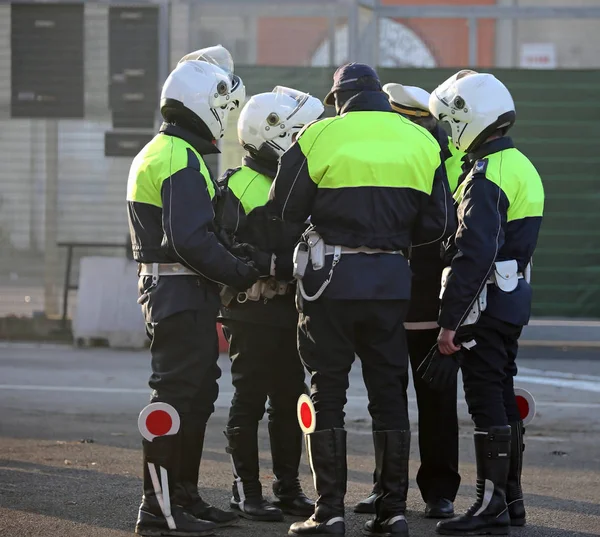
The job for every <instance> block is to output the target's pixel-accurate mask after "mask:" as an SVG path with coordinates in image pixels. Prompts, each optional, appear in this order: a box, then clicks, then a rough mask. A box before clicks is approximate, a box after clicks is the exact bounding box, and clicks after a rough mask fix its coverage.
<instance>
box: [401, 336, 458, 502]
mask: <svg viewBox="0 0 600 537" xmlns="http://www.w3.org/2000/svg"><path fill="white" fill-rule="evenodd" d="M438 333H439V330H438V329H435V330H407V331H406V339H407V342H408V354H409V356H410V364H411V367H412V372H413V384H414V386H415V392H416V393H417V406H418V408H419V454H420V456H421V466H420V467H419V471H418V472H417V484H418V485H419V489H420V491H421V495H422V497H423V500H424V501H425V502H427V501H433V500H435V499H438V498H446V499H448V500H450V501H454V499H455V498H456V493H457V491H458V487H459V485H460V474H459V473H458V417H457V409H456V389H457V383H456V381H455V382H453V383H452V386H449V387H448V389H447V390H445V391H443V392H436V391H433V390H431V389H430V388H429V387H428V386H427V384H426V383H425V382H424V381H423V380H422V379H421V376H420V375H419V374H418V373H417V372H416V371H417V368H418V367H419V365H420V364H421V362H422V361H423V360H424V359H425V357H426V356H427V353H428V352H429V350H430V349H431V348H432V347H433V346H434V345H435V344H436V342H437V336H438Z"/></svg>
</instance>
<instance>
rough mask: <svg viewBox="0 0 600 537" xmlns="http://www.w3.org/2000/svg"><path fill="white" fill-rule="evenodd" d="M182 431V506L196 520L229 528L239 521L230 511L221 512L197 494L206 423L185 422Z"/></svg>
mask: <svg viewBox="0 0 600 537" xmlns="http://www.w3.org/2000/svg"><path fill="white" fill-rule="evenodd" d="M186 421H189V423H186V424H185V428H184V429H183V430H182V448H181V489H182V490H181V497H182V505H183V506H184V508H185V509H186V511H188V512H189V513H191V514H192V515H194V516H195V517H196V518H200V519H202V520H208V521H210V522H214V523H215V524H216V525H217V526H219V527H223V526H231V525H232V524H235V523H236V522H237V521H238V520H239V519H238V516H237V515H236V514H235V513H232V512H231V511H223V510H222V509H218V508H217V507H214V506H212V505H210V504H208V503H207V502H205V501H204V500H203V499H202V498H201V496H200V494H199V492H198V474H199V471H200V460H201V459H202V449H203V448H204V434H205V431H206V423H203V422H198V421H192V420H186Z"/></svg>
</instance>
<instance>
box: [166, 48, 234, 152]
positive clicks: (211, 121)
mask: <svg viewBox="0 0 600 537" xmlns="http://www.w3.org/2000/svg"><path fill="white" fill-rule="evenodd" d="M230 109H231V78H230V77H229V75H228V74H227V73H226V72H225V71H223V69H221V68H220V67H217V66H216V65H214V64H211V63H207V62H204V61H198V60H189V61H185V62H182V63H179V64H178V65H177V67H176V68H175V69H174V70H173V72H172V73H171V74H170V75H169V78H167V80H166V82H165V83H164V85H163V88H162V93H161V96H160V111H161V114H162V116H163V117H164V118H165V120H166V121H169V120H170V118H172V117H184V118H185V121H186V122H188V123H192V124H194V123H197V122H198V119H199V120H201V121H202V122H203V123H204V125H206V127H208V130H209V131H210V133H211V134H212V136H213V138H214V139H215V140H218V139H220V138H222V137H223V134H224V133H225V127H226V125H227V118H228V116H229V111H230Z"/></svg>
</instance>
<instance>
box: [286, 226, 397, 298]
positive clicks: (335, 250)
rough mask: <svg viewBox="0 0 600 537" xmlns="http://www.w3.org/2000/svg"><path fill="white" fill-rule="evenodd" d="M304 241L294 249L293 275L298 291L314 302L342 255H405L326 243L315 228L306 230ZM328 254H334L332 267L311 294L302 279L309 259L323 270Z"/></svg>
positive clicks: (303, 236) (326, 284)
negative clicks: (307, 291)
mask: <svg viewBox="0 0 600 537" xmlns="http://www.w3.org/2000/svg"><path fill="white" fill-rule="evenodd" d="M302 239H303V240H302V241H300V242H299V243H298V244H297V245H296V249H295V250H294V271H293V276H294V278H295V279H296V280H297V282H298V293H300V295H301V296H302V298H303V299H304V300H307V301H309V302H313V301H314V300H317V299H318V298H319V297H320V296H321V295H322V294H323V292H324V291H325V289H326V288H327V286H328V285H329V283H330V282H331V278H332V277H333V271H334V269H335V267H336V265H337V264H338V263H339V261H340V259H341V257H342V255H348V254H391V255H404V254H403V253H402V251H400V250H382V249H380V248H367V247H366V246H359V247H358V248H349V247H347V246H339V245H337V246H333V245H330V244H325V241H324V240H323V237H321V235H319V234H318V233H317V232H316V231H315V230H314V228H313V229H310V230H308V231H306V232H305V233H304V235H302ZM328 255H332V256H333V260H332V262H331V269H330V270H329V274H328V275H327V278H326V279H325V281H324V282H323V284H322V285H321V287H319V289H318V290H317V292H316V293H315V294H314V295H312V296H311V295H309V294H307V293H306V291H305V290H304V285H303V283H302V279H303V278H304V275H305V273H306V268H307V267H308V263H309V261H310V262H311V265H312V268H313V270H321V269H322V268H323V267H324V266H325V257H326V256H328Z"/></svg>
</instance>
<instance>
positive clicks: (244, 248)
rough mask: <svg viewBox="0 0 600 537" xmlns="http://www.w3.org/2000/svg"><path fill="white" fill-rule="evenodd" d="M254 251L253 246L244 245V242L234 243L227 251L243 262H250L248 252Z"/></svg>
mask: <svg viewBox="0 0 600 537" xmlns="http://www.w3.org/2000/svg"><path fill="white" fill-rule="evenodd" d="M252 250H254V246H252V245H250V244H248V243H246V242H236V243H234V244H232V245H231V246H230V248H229V251H230V252H231V253H232V254H233V255H234V256H235V257H238V258H240V259H242V260H244V261H250V260H251V259H252V256H251V254H250V252H251V251H252Z"/></svg>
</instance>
